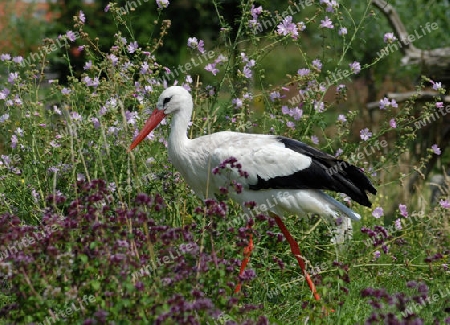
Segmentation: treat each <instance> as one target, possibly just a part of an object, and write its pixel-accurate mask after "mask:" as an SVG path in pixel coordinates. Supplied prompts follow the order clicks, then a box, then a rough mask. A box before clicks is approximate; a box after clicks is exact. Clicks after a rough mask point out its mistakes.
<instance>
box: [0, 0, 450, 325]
mask: <svg viewBox="0 0 450 325" xmlns="http://www.w3.org/2000/svg"><path fill="white" fill-rule="evenodd" d="M234 2H235V4H234V7H233V9H234V14H233V15H231V18H230V15H229V14H228V12H229V7H227V5H228V4H227V1H216V0H212V1H199V2H198V3H197V4H198V6H203V7H204V8H210V9H211V14H210V16H209V20H210V21H211V23H214V24H217V27H216V28H214V29H211V30H210V32H208V33H201V32H200V31H199V33H198V34H195V35H188V37H186V38H185V39H183V42H182V43H179V44H175V45H174V43H173V41H171V35H172V34H173V33H175V34H176V33H178V32H180V33H181V31H180V30H175V32H172V29H174V28H176V26H177V22H178V21H179V20H186V19H188V20H192V22H191V23H192V24H195V23H197V22H196V21H195V20H196V19H197V18H196V17H190V16H185V17H181V16H173V15H171V14H170V10H172V9H173V7H177V6H183V5H186V4H180V3H182V1H176V0H172V1H168V0H156V1H143V0H140V1H117V2H114V1H111V2H109V3H107V2H105V3H103V2H102V7H101V8H100V11H99V14H98V16H97V15H94V14H89V12H90V11H89V12H88V10H87V9H86V10H85V9H83V8H81V7H80V8H81V9H77V10H76V11H75V12H74V15H73V22H71V23H70V24H67V25H66V26H65V28H66V30H65V32H62V33H59V35H58V34H55V35H53V37H46V38H45V39H43V40H42V41H41V42H40V44H39V46H38V47H36V48H35V49H34V50H33V51H31V52H28V53H19V52H17V53H13V51H11V52H4V51H0V52H2V53H0V139H1V142H0V324H35V325H37V324H45V325H47V324H85V325H88V324H211V325H212V324H227V325H232V324H259V325H262V324H450V281H449V279H450V278H449V277H450V270H449V263H450V223H449V220H450V219H449V216H450V194H449V193H450V190H449V188H450V181H449V176H447V171H448V166H449V161H450V154H449V152H448V151H446V150H445V149H446V147H445V146H444V145H443V143H445V142H439V141H441V140H442V137H436V138H432V137H431V134H434V133H432V131H427V130H433V129H434V130H441V129H442V130H444V129H445V128H448V126H449V124H450V122H449V121H448V116H447V114H448V113H450V99H449V98H448V90H447V89H446V88H447V86H446V85H447V84H446V82H445V81H441V80H439V79H434V77H433V75H431V74H425V73H422V72H421V70H420V69H419V68H418V67H417V66H407V65H403V64H402V53H403V52H402V51H406V50H407V49H408V46H407V45H405V44H406V43H407V42H409V44H414V45H415V46H417V47H423V48H427V49H430V48H436V47H445V46H450V45H449V44H450V37H449V36H448V35H450V34H449V33H448V28H449V27H448V17H447V16H446V14H445V12H447V15H448V12H449V10H450V8H449V5H448V3H447V2H445V1H444V2H442V3H438V4H433V6H436V7H433V8H432V9H429V11H426V12H427V14H425V10H423V8H422V6H421V5H418V4H415V5H411V6H409V4H404V3H403V2H400V1H396V2H394V3H390V4H389V5H392V6H394V7H396V6H397V7H396V8H399V10H398V12H399V15H400V17H401V18H402V19H403V20H404V22H405V25H406V28H407V29H408V30H409V31H410V33H411V34H410V35H413V36H414V35H416V36H415V38H414V39H412V37H408V36H410V35H407V34H406V35H404V39H399V37H397V36H396V35H395V33H393V30H392V26H391V25H390V24H389V23H388V21H387V19H386V17H385V16H384V15H383V14H382V11H381V10H379V9H377V7H376V6H374V4H373V2H374V1H350V0H348V1H334V0H320V1H309V0H308V1H274V2H268V1H261V2H257V1H252V0H249V1H247V0H240V1H234ZM418 2H420V3H423V6H425V4H427V5H428V2H426V1H418ZM183 3H184V2H183ZM187 3H190V1H187ZM430 6H431V5H430ZM171 7H172V8H171ZM144 10H146V11H145V12H151V13H152V14H151V15H152V16H151V17H148V18H146V16H144V14H143V13H144ZM205 10H206V9H205ZM427 10H428V9H427ZM407 13H409V14H412V15H414V17H416V18H415V19H410V18H409V16H408V14H407ZM100 15H102V17H103V16H104V17H107V18H108V19H111V21H112V22H113V23H112V24H111V26H109V27H108V28H114V32H113V33H112V34H111V35H109V34H108V33H106V32H104V33H101V32H100V33H99V34H95V35H93V33H94V32H95V30H94V29H92V28H91V29H89V28H90V27H89V26H91V25H90V24H95V21H96V19H97V17H100ZM141 19H144V20H145V24H144V25H143V26H144V27H143V28H136V24H137V22H138V20H141ZM202 19H203V20H207V19H206V18H202ZM92 26H97V25H92ZM96 28H97V29H98V30H97V31H102V30H101V28H102V27H101V26H97V27H96ZM105 30H106V27H105ZM400 41H401V42H400ZM102 42H103V43H102ZM108 42H109V43H108ZM439 42H440V43H439ZM101 44H112V45H111V46H109V47H108V49H107V50H105V49H104V48H103V47H102V45H101ZM168 47H170V50H171V51H174V52H175V53H178V52H180V53H185V54H183V55H179V56H175V57H177V60H178V61H177V63H176V64H175V63H174V64H172V65H170V64H167V65H166V64H165V63H163V60H165V57H164V54H162V53H169V52H164V50H165V49H166V48H168ZM173 48H175V50H173ZM75 50H76V53H81V54H79V55H80V56H79V57H81V58H83V62H82V64H81V65H80V64H79V63H77V64H75V61H73V53H75V52H74V51H75ZM77 55H78V54H77ZM52 62H57V63H58V64H61V65H64V66H66V67H67V71H68V73H67V75H66V77H65V79H64V80H63V78H58V77H56V78H53V77H51V78H49V77H48V73H47V71H48V69H51V68H52V64H53V63H52ZM166 62H167V61H166ZM367 80H369V81H367ZM447 82H448V80H447ZM171 85H181V86H183V87H184V88H186V89H187V90H188V91H189V92H190V93H191V94H192V96H193V100H194V113H193V117H192V121H191V123H190V125H189V129H188V136H189V137H190V138H195V137H198V136H201V135H205V134H211V133H214V132H217V131H223V130H231V131H237V132H244V133H264V134H277V135H282V136H286V137H289V138H293V139H298V140H300V141H302V142H304V143H306V144H308V145H310V146H313V147H315V148H318V149H320V150H322V151H324V152H327V153H329V154H331V155H333V156H336V157H339V158H341V159H343V160H344V161H346V162H348V163H350V164H354V165H356V166H358V167H359V168H361V169H362V170H363V171H364V172H365V174H366V175H367V176H368V177H369V178H370V179H371V181H372V183H373V184H374V186H375V187H376V189H377V191H378V193H377V195H371V197H370V200H371V201H372V202H373V206H372V207H371V208H368V207H363V206H360V205H358V204H356V203H354V202H352V200H351V199H350V198H349V197H347V196H346V195H343V194H336V193H330V195H334V197H335V198H336V199H337V200H339V201H341V202H343V203H344V204H345V205H347V206H349V207H350V208H351V209H352V210H354V211H355V212H357V213H359V214H360V215H361V217H362V220H361V221H360V222H353V236H352V238H350V239H348V240H346V241H345V242H344V243H339V244H336V243H334V241H333V236H334V226H335V225H334V224H333V223H332V222H330V221H329V220H327V219H324V218H322V217H320V216H317V215H291V216H283V217H284V222H285V223H286V225H287V226H288V228H289V230H290V231H291V233H292V235H293V236H294V237H295V238H296V240H298V242H299V244H300V248H301V251H302V255H303V256H304V260H305V263H306V265H307V269H308V272H309V273H310V275H311V277H312V280H313V281H314V283H315V285H316V286H317V290H318V293H319V294H320V297H321V299H320V300H318V301H316V300H315V299H314V298H313V296H312V294H311V292H310V290H309V288H308V285H307V284H306V282H305V279H304V277H303V275H302V272H301V270H300V269H299V267H298V265H297V263H296V260H295V259H294V258H293V256H292V255H291V253H290V251H289V245H288V244H287V242H286V239H285V238H284V237H283V235H282V234H281V233H280V230H279V229H278V228H277V226H276V224H275V221H274V219H273V218H272V217H271V216H270V215H268V214H267V213H266V209H265V207H262V206H254V205H252V204H250V203H249V206H248V207H247V208H248V209H249V210H248V211H244V210H243V209H242V207H240V206H239V205H237V204H236V203H234V202H233V201H232V200H230V199H229V195H230V193H233V194H236V193H239V191H240V186H241V184H239V183H231V182H230V186H229V187H228V188H224V190H223V193H222V194H221V195H220V196H216V197H210V198H206V199H205V200H201V199H199V198H198V197H197V196H196V195H195V194H194V192H193V191H192V190H191V189H190V188H189V186H187V184H186V183H185V181H184V180H183V178H182V177H181V175H180V173H179V172H177V170H176V169H175V168H174V167H173V166H172V165H171V162H170V160H169V159H168V156H167V151H166V147H167V139H168V135H169V132H170V129H169V127H168V124H169V123H168V122H169V121H163V123H162V125H161V126H159V127H158V128H157V129H155V130H154V131H153V132H152V133H150V134H149V135H148V136H147V138H146V139H145V140H144V141H143V143H141V144H140V146H139V147H138V148H136V149H135V150H133V151H132V152H127V149H128V147H129V145H130V144H131V142H132V141H133V139H134V138H135V137H136V136H137V134H138V133H139V130H140V129H141V128H142V126H143V125H144V123H145V121H146V120H147V119H148V117H149V116H150V113H151V112H152V110H153V109H154V108H155V105H156V102H157V100H158V97H159V95H160V94H161V92H162V91H163V90H164V89H165V88H167V87H168V86H171ZM407 91H408V92H409V94H410V95H409V97H408V98H407V99H405V100H401V99H399V97H395V98H397V99H395V98H394V97H392V96H389V95H388V94H389V93H392V92H407ZM424 93H432V94H434V95H432V96H431V95H430V96H429V97H427V99H426V100H422V99H421V98H422V97H421V96H422V94H424ZM371 94H372V95H373V96H372V97H371ZM368 102H373V103H374V104H373V106H371V107H369V105H368ZM423 138H426V139H431V140H430V141H431V142H429V143H428V142H423V141H422V139H423ZM435 139H436V140H435ZM419 140H420V141H419ZM444 140H445V137H444ZM423 143H427V145H426V146H423V145H421V144H423ZM447 143H448V142H447ZM418 152H419V154H418ZM230 158H231V157H230ZM237 163H239V162H237ZM238 165H239V166H238ZM345 167H346V166H345V165H342V166H341V165H337V166H335V167H334V168H330V169H329V170H327V173H328V174H329V175H332V174H333V173H337V172H338V171H339V170H340V169H342V168H345ZM211 168H212V169H213V168H215V171H216V172H220V173H222V174H226V173H227V172H228V171H229V170H230V169H232V168H239V171H241V170H240V168H242V172H243V171H245V166H241V165H240V164H231V163H230V164H228V163H227V162H224V163H222V164H221V165H220V166H211ZM435 174H436V175H438V174H439V175H441V174H442V175H444V176H443V179H444V182H442V183H440V184H438V187H439V191H438V194H437V196H436V200H434V201H433V200H432V199H431V187H430V186H429V182H430V181H429V179H430V177H428V176H431V175H435ZM411 179H415V180H416V181H415V182H414V183H413V184H412V183H408V182H410V180H411ZM409 184H412V185H409ZM282 194H283V193H282ZM237 195H239V194H237ZM267 204H268V205H269V206H270V205H271V204H274V205H275V204H277V198H276V197H274V198H273V200H271V201H270V202H267ZM339 221H341V222H342V220H339V219H338V222H339ZM249 226H252V228H250V227H249ZM249 234H252V235H253V242H254V246H255V248H254V250H253V253H252V255H251V257H250V262H249V264H248V265H247V269H246V271H245V272H244V273H243V274H242V275H241V276H239V275H238V274H239V268H240V265H241V260H242V258H243V248H244V247H245V246H246V245H247V244H248V241H249ZM238 283H240V284H241V288H242V289H241V292H239V293H236V292H235V288H236V285H237V284H238Z"/></svg>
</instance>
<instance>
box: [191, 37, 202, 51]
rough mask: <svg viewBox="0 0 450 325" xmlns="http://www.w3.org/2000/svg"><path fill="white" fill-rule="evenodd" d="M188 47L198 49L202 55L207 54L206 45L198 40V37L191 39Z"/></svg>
mask: <svg viewBox="0 0 450 325" xmlns="http://www.w3.org/2000/svg"><path fill="white" fill-rule="evenodd" d="M187 45H188V46H189V47H190V48H191V49H194V50H195V49H197V50H198V51H199V52H200V53H205V49H204V48H203V47H204V45H205V43H204V42H203V41H202V40H200V41H199V40H197V37H189V38H188V42H187Z"/></svg>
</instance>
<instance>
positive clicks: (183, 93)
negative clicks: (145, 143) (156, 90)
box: [128, 86, 192, 151]
mask: <svg viewBox="0 0 450 325" xmlns="http://www.w3.org/2000/svg"><path fill="white" fill-rule="evenodd" d="M169 114H175V115H185V116H186V118H187V119H189V118H190V117H191V114H192V96H191V94H189V92H188V91H187V90H186V89H184V88H183V87H181V86H171V87H169V88H167V89H166V90H164V91H163V92H162V94H161V95H160V96H159V99H158V103H157V104H156V108H155V109H154V110H153V112H152V115H150V117H149V119H148V120H147V122H146V123H145V125H144V127H143V128H142V130H141V132H139V134H138V136H137V137H136V139H134V141H133V143H132V144H131V145H130V148H128V151H131V150H133V149H134V148H135V147H136V146H137V145H138V144H139V143H140V142H141V141H142V140H144V139H145V137H146V136H147V135H148V134H149V133H150V132H152V131H153V129H154V128H156V127H157V126H158V124H159V123H161V121H162V120H163V119H164V117H166V116H167V115H169Z"/></svg>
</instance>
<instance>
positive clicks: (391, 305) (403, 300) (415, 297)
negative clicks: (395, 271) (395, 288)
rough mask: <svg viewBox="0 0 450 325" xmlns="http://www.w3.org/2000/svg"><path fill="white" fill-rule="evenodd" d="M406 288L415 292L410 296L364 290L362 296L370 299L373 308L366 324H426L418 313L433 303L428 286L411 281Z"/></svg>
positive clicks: (369, 289) (402, 293)
mask: <svg viewBox="0 0 450 325" xmlns="http://www.w3.org/2000/svg"><path fill="white" fill-rule="evenodd" d="M406 287H407V288H410V289H414V291H415V292H413V293H412V294H411V295H409V296H408V295H407V294H405V293H404V292H397V293H394V294H389V293H388V292H387V291H386V290H385V289H383V288H380V289H377V288H370V287H369V288H365V289H363V290H362V291H361V296H362V297H363V298H366V299H369V300H368V303H369V305H370V306H371V307H372V308H373V312H372V314H371V315H370V316H369V318H367V319H366V321H365V322H364V324H399V325H403V324H404V325H407V324H418V325H420V324H425V323H424V320H423V319H421V318H420V317H419V316H418V315H417V314H416V311H417V310H420V308H423V307H424V306H425V305H426V304H427V303H429V302H430V301H431V300H430V297H429V296H428V294H429V288H428V286H427V285H426V284H425V283H423V282H419V283H417V282H416V281H409V282H407V283H406Z"/></svg>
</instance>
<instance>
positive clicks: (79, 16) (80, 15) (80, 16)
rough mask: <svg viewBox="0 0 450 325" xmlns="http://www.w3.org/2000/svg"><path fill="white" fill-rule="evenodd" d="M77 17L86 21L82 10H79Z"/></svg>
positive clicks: (83, 21)
mask: <svg viewBox="0 0 450 325" xmlns="http://www.w3.org/2000/svg"><path fill="white" fill-rule="evenodd" d="M78 18H79V19H80V21H81V22H82V23H83V24H84V23H85V22H86V16H85V15H84V12H83V11H82V10H80V13H79V15H78Z"/></svg>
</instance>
